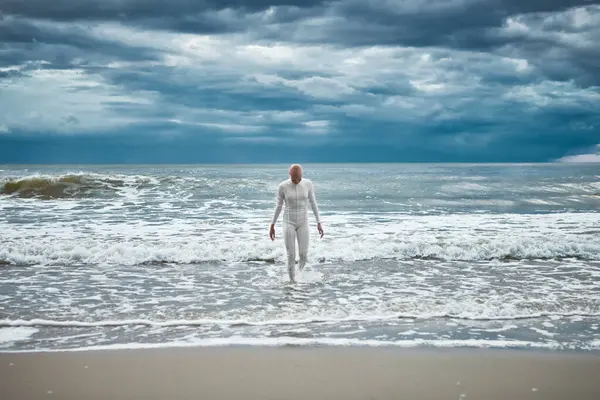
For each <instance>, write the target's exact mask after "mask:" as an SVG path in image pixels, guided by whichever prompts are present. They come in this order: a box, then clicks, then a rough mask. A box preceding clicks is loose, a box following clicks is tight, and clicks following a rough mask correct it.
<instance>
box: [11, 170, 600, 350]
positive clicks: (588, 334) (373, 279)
mask: <svg viewBox="0 0 600 400" xmlns="http://www.w3.org/2000/svg"><path fill="white" fill-rule="evenodd" d="M303 167H304V177H305V178H308V179H310V180H312V181H313V183H314V185H315V191H316V198H317V202H318V206H319V210H320V213H321V216H322V221H323V229H324V232H325V234H324V236H323V238H320V237H319V235H318V232H317V227H316V223H315V219H314V216H313V215H312V213H311V212H310V211H309V218H310V223H311V227H310V229H311V234H310V235H311V236H310V245H309V254H308V265H307V267H306V269H305V271H303V272H302V273H301V274H300V276H299V277H298V282H297V283H295V284H290V283H289V279H288V276H287V269H286V257H285V248H284V243H283V238H282V236H281V218H280V219H279V221H278V224H277V226H276V237H275V240H274V241H272V240H271V239H270V238H269V224H270V220H271V218H272V216H273V211H274V208H275V193H276V189H277V185H278V184H279V183H280V182H282V181H283V180H285V179H287V178H288V176H287V168H288V166H287V165H101V166H100V165H63V166H47V165H43V166H42V165H38V166H35V165H0V352H31V351H74V350H101V349H117V348H140V347H141V348H152V347H198V346H239V345H241V346H393V347H411V348H413V347H429V348H431V347H433V348H448V347H453V348H501V349H503V348H513V349H514V348H517V349H545V350H551V351H583V352H598V351H600V212H599V210H600V164H565V163H553V164H305V165H304V166H303Z"/></svg>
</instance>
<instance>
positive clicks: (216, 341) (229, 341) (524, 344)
mask: <svg viewBox="0 0 600 400" xmlns="http://www.w3.org/2000/svg"><path fill="white" fill-rule="evenodd" d="M228 346H249V347H287V346H295V347H321V346H323V347H402V348H419V347H424V348H425V347H429V348H492V349H494V348H495V349H523V348H534V349H546V350H561V349H566V350H568V349H572V348H580V349H583V350H597V349H600V344H599V343H597V342H590V343H588V344H583V345H581V344H577V345H571V344H570V343H561V342H557V341H552V340H550V341H545V342H532V341H525V340H500V339H498V340H485V339H463V340H458V339H457V340H452V339H421V338H415V339H408V340H377V339H351V338H328V337H322V338H299V337H290V336H280V337H275V338H274V337H244V336H230V337H226V338H206V339H200V338H194V339H188V340H174V341H170V342H163V343H140V342H130V343H116V344H108V345H92V346H78V347H70V348H64V347H61V348H58V349H57V348H38V349H32V350H0V352H3V353H38V352H65V351H69V352H77V351H94V350H96V351H100V350H102V351H106V350H125V349H129V350H132V349H161V348H194V347H198V348H200V347H228Z"/></svg>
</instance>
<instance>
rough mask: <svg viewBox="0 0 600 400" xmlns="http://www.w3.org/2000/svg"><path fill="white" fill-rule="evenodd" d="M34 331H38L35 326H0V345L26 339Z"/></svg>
mask: <svg viewBox="0 0 600 400" xmlns="http://www.w3.org/2000/svg"><path fill="white" fill-rule="evenodd" d="M36 332H38V329H37V328H33V327H29V326H23V325H17V326H14V327H8V328H0V346H6V345H11V344H13V343H16V342H20V341H23V340H27V339H29V338H30V337H31V336H33V335H34V334H35V333H36Z"/></svg>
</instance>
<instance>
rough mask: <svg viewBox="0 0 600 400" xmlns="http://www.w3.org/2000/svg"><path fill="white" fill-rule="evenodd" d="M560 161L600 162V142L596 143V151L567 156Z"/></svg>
mask: <svg viewBox="0 0 600 400" xmlns="http://www.w3.org/2000/svg"><path fill="white" fill-rule="evenodd" d="M558 161H559V162H564V163H600V144H597V145H596V148H595V152H592V153H588V154H576V155H572V156H565V157H562V158H560V159H559V160H558Z"/></svg>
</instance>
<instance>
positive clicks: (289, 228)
mask: <svg viewBox="0 0 600 400" xmlns="http://www.w3.org/2000/svg"><path fill="white" fill-rule="evenodd" d="M283 242H284V243H285V250H286V253H287V267H288V275H289V276H290V281H291V282H295V281H296V270H295V266H296V227H295V226H294V225H293V224H290V223H288V222H284V223H283Z"/></svg>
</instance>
